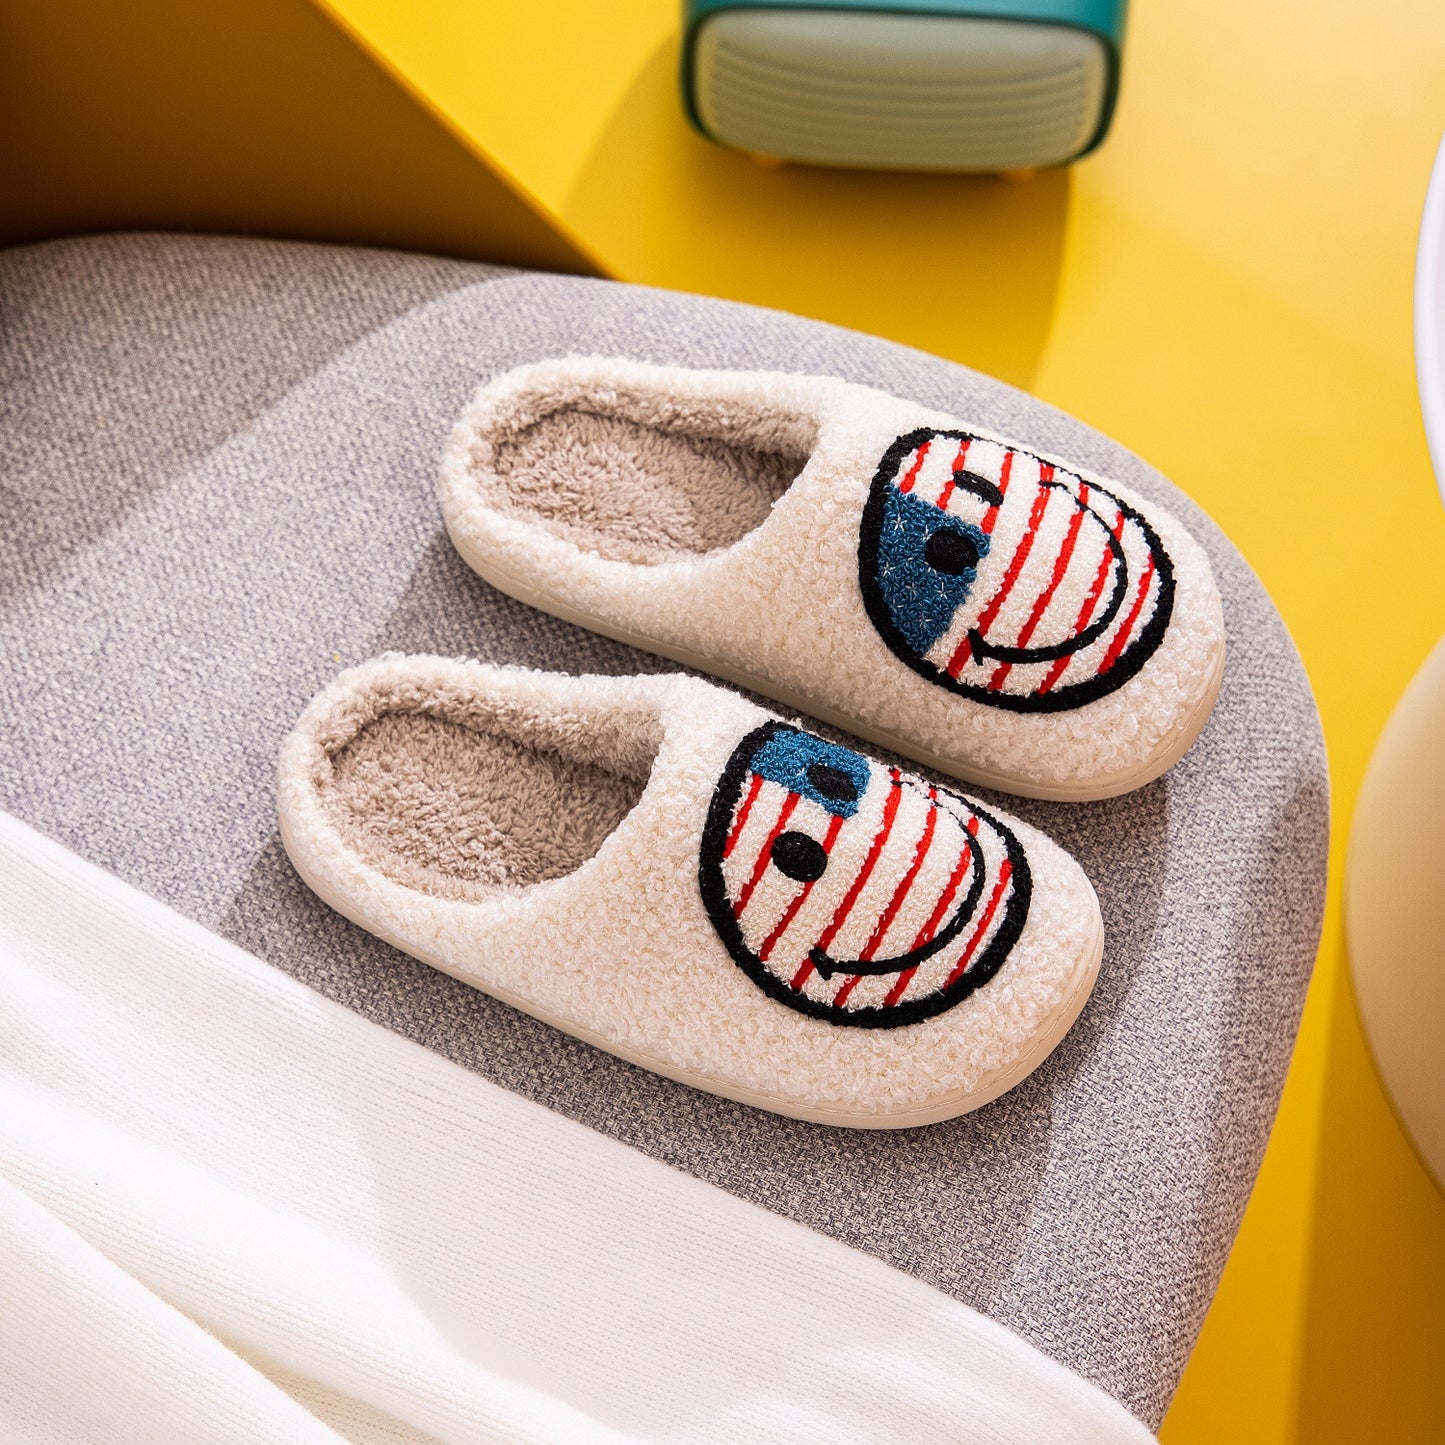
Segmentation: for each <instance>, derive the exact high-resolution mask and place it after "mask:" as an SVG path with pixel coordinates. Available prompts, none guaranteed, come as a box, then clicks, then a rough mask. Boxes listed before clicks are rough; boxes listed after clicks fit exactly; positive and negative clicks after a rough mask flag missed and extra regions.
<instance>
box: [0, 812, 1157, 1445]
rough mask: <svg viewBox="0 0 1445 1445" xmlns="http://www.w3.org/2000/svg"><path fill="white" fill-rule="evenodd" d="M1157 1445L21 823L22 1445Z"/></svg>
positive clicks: (956, 1310)
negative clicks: (630, 1444) (766, 1444)
mask: <svg viewBox="0 0 1445 1445" xmlns="http://www.w3.org/2000/svg"><path fill="white" fill-rule="evenodd" d="M1151 1438H1152V1437H1151V1436H1150V1435H1149V1434H1148V1432H1147V1431H1146V1430H1145V1429H1144V1427H1143V1426H1142V1425H1140V1424H1139V1423H1138V1422H1137V1421H1136V1420H1134V1418H1133V1417H1132V1416H1130V1415H1129V1414H1128V1413H1127V1412H1126V1411H1125V1410H1124V1409H1123V1408H1122V1407H1121V1406H1119V1405H1118V1404H1117V1403H1116V1402H1114V1401H1113V1400H1112V1399H1111V1398H1109V1397H1108V1396H1106V1395H1105V1394H1103V1393H1102V1392H1100V1391H1099V1390H1097V1389H1096V1388H1094V1387H1093V1386H1091V1385H1089V1384H1087V1383H1085V1382H1084V1381H1082V1380H1080V1379H1078V1378H1077V1377H1075V1376H1073V1375H1072V1374H1070V1373H1069V1372H1068V1371H1067V1370H1065V1369H1064V1368H1062V1367H1061V1366H1059V1365H1058V1364H1056V1363H1054V1362H1053V1361H1051V1360H1049V1359H1047V1358H1046V1357H1045V1356H1043V1355H1042V1354H1040V1353H1039V1352H1037V1351H1036V1350H1034V1349H1033V1348H1032V1347H1030V1346H1029V1345H1027V1344H1025V1343H1024V1342H1023V1341H1021V1340H1019V1339H1018V1338H1016V1337H1015V1336H1013V1335H1012V1334H1010V1333H1009V1332H1008V1331H1007V1330H1005V1329H1003V1328H1001V1327H1000V1326H998V1325H996V1324H994V1323H993V1322H991V1321H989V1320H987V1319H986V1318H984V1317H983V1316H981V1315H979V1314H976V1313H975V1312H973V1311H972V1310H969V1309H968V1308H966V1307H965V1306H963V1305H961V1304H958V1303H957V1302H955V1301H953V1300H951V1299H949V1298H947V1297H946V1296H944V1295H942V1294H940V1293H938V1292H937V1291H935V1290H932V1289H930V1288H929V1287H928V1286H926V1285H924V1284H921V1283H919V1282H918V1281H917V1280H914V1279H912V1278H910V1277H908V1276H906V1275H903V1274H901V1273H899V1272H897V1271H895V1270H892V1269H889V1268H888V1267H887V1266H886V1265H884V1264H881V1263H880V1262H878V1261H876V1260H874V1259H872V1258H870V1257H868V1256H865V1255H862V1254H858V1253H855V1252H854V1251H852V1250H850V1249H847V1248H846V1247H844V1246H842V1245H840V1244H837V1243H835V1242H834V1241H832V1240H829V1239H826V1238H824V1237H822V1236H820V1235H817V1234H814V1233H812V1232H811V1231H809V1230H807V1229H804V1228H802V1227H800V1226H798V1225H795V1224H792V1223H790V1222H788V1221H786V1220H783V1219H780V1218H778V1217H776V1216H774V1215H771V1214H769V1213H767V1212H766V1211H763V1210H760V1209H757V1208H755V1207H754V1206H752V1205H749V1204H746V1203H743V1202H741V1201H739V1200H737V1199H735V1198H734V1197H732V1196H731V1195H729V1194H726V1193H724V1192H723V1191H720V1190H718V1189H715V1188H713V1187H711V1186H709V1185H706V1184H703V1183H701V1182H699V1181H697V1180H695V1179H692V1178H690V1177H688V1176H685V1175H682V1174H679V1173H676V1172H674V1171H673V1170H670V1169H668V1168H667V1167H665V1166H664V1165H661V1164H659V1163H657V1162H655V1161H653V1160H651V1159H648V1158H646V1157H644V1156H643V1155H641V1154H638V1153H636V1152H635V1151H633V1150H631V1149H629V1148H627V1147H626V1146H625V1145H622V1144H619V1143H617V1142H616V1141H614V1140H611V1139H608V1138H605V1137H603V1136H601V1135H598V1134H596V1133H593V1132H592V1131H590V1130H588V1129H586V1128H584V1127H582V1126H580V1125H577V1124H573V1123H571V1122H569V1121H567V1120H565V1119H563V1118H561V1117H560V1116H559V1115H556V1114H553V1113H551V1112H550V1111H548V1110H546V1109H544V1108H541V1107H539V1106H537V1105H534V1104H531V1103H529V1102H527V1101H525V1100H523V1099H520V1098H518V1097H516V1096H514V1095H512V1094H509V1093H507V1092H505V1091H503V1090H501V1089H498V1088H496V1087H495V1086H493V1085H491V1084H488V1083H487V1082H485V1081H484V1080H482V1079H479V1078H477V1077H475V1076H474V1075H471V1074H469V1073H467V1072H466V1071H465V1070H463V1069H460V1068H457V1067H456V1066H454V1065H452V1064H449V1063H447V1062H445V1061H444V1060H442V1059H440V1058H437V1057H436V1056H434V1055H432V1054H430V1053H428V1052H427V1051H426V1050H424V1049H422V1048H419V1047H417V1046H415V1045H413V1044H410V1043H407V1042H405V1041H404V1040H402V1039H399V1038H397V1037H395V1036H394V1035H391V1034H389V1033H387V1032H386V1031H385V1030H383V1029H381V1028H378V1027H377V1026H375V1025H373V1024H370V1023H368V1022H366V1021H364V1020H363V1019H361V1018H358V1017H357V1016H355V1015H353V1014H351V1013H349V1012H348V1011H347V1010H345V1009H343V1008H341V1007H339V1006H337V1005H335V1004H332V1003H330V1002H328V1001H326V1000H325V999H322V998H320V997H319V996H317V995H316V994H313V993H311V992H310V991H308V990H307V989H305V988H303V987H301V986H300V985H298V984H296V983H295V982H293V981H292V980H290V979H289V978H287V977H285V976H284V975H282V974H281V973H279V972H277V971H276V970H274V969H271V968H269V967H267V966H266V965H264V964H262V963H260V962H259V961H258V960H256V959H254V958H252V957H250V956H249V955H247V954H245V953H243V952H241V951H240V950H238V949H236V948H234V947H232V946H230V945H229V944H227V943H225V942H224V941H223V940H221V939H219V938H217V937H216V936H214V935H213V934H210V933H208V932H207V931H206V930H204V929H202V928H200V927H199V926H197V925H195V924H192V923H190V922H188V921H186V920H185V919H183V918H181V917H179V916H178V915H176V914H174V913H172V912H170V911H169V910H167V909H165V908H163V907H162V906H161V905H160V904H158V903H156V902H154V901H152V900H151V899H149V898H147V897H145V896H144V895H142V894H140V893H137V892H135V891H134V890H133V889H131V888H129V887H128V886H127V885H125V884H123V883H121V882H120V881H118V880H117V879H114V878H112V877H110V876H109V875H107V874H105V873H103V872H101V871H100V870H98V869H96V868H94V867H92V866H91V865H89V864H87V863H85V862H83V861H82V860H80V859H79V858H77V857H75V856H74V855H73V854H70V853H68V852H66V851H65V850H64V849H62V848H61V847H59V846H58V845H56V844H53V843H51V842H49V841H47V840H45V839H43V838H41V837H40V836H39V835H38V834H35V833H33V832H31V831H30V830H29V829H27V828H25V827H24V826H23V825H22V824H20V823H18V822H17V821H15V820H14V819H11V818H8V817H6V816H4V815H0V1439H3V1440H4V1441H6V1442H11V1441H15V1442H26V1445H30V1442H45V1445H51V1442H55V1445H61V1442H64V1445H95V1442H97V1441H102V1440H103V1441H105V1442H107V1445H127V1442H137V1445H138V1442H145V1445H166V1442H186V1445H193V1442H199V1445H205V1442H212V1441H216V1442H223V1441H224V1442H242V1441H248V1442H249V1441H256V1442H260V1441H266V1442H277V1441H288V1442H289V1441H296V1442H308V1445H309V1442H318V1445H319V1442H332V1445H335V1442H336V1441H338V1440H341V1439H344V1440H350V1441H354V1442H361V1445H373V1442H377V1445H379V1442H402V1441H406V1442H458V1445H461V1442H467V1445H474V1442H478V1441H536V1442H548V1445H550V1442H563V1441H586V1442H602V1441H644V1440H646V1441H666V1442H668V1445H686V1442H692V1441H697V1442H704V1441H705V1442H709V1445H713V1442H725V1441H734V1440H736V1441H748V1442H753V1441H758V1442H762V1441H809V1442H813V1441H820V1440H827V1441H829V1442H846V1441H859V1442H869V1445H879V1442H894V1441H896V1442H899V1445H902V1442H908V1445H923V1442H929V1441H938V1442H944V1441H947V1442H951V1445H957V1442H964V1445H971V1442H977V1445H985V1442H986V1445H1005V1442H1008V1445H1016V1442H1021V1441H1028V1442H1031V1445H1102V1442H1106V1441H1107V1442H1144V1441H1148V1440H1150V1439H1151Z"/></svg>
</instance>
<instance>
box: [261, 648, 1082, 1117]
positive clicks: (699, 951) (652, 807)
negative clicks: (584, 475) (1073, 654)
mask: <svg viewBox="0 0 1445 1445" xmlns="http://www.w3.org/2000/svg"><path fill="white" fill-rule="evenodd" d="M279 802H280V815H281V836H282V838H283V839H284V840H285V844H286V849H287V851H288V852H289V853H290V855H291V859H292V861H293V862H294V863H295V865H296V868H297V871H298V872H299V873H300V874H301V876H302V878H303V879H305V881H306V882H307V883H308V884H309V885H310V886H311V887H312V888H313V889H314V890H315V891H316V892H317V893H318V894H320V896H321V897H322V898H323V899H325V900H326V901H327V902H328V903H329V904H331V906H332V907H334V908H337V909H339V910H340V911H341V912H342V913H344V914H345V915H346V916H347V917H348V918H350V919H352V920H354V921H355V922H356V923H359V924H360V925H361V926H362V927H363V928H366V929H369V930H370V931H371V932H373V933H375V934H378V935H379V936H380V937H382V938H384V939H386V940H387V941H388V942H390V943H393V944H395V945H396V946H397V947H398V948H402V949H405V950H406V951H407V952H408V953H411V954H414V955H415V956H416V957H418V958H420V959H422V960H424V961H425V962H427V963H429V964H432V965H433V966H434V967H436V968H440V969H442V970H444V971H445V972H447V973H450V974H453V975H454V976H455V977H457V978H460V979H462V980H464V981H465V982H467V983H470V984H473V985H474V986H475V987H477V988H480V989H484V990H485V991H486V992H487V993H490V994H494V995H495V996H496V997H498V998H500V999H503V1000H505V1001H506V1002H507V1003H510V1004H514V1005H515V1006H516V1007H518V1008H520V1009H524V1010H525V1011H526V1012H528V1013H530V1014H533V1015H535V1016H536V1017H537V1018H540V1019H543V1020H545V1021H546V1022H547V1023H550V1024H554V1025H556V1026H557V1027H558V1028H560V1029H564V1030H566V1031H567V1032H568V1033H570V1034H575V1035H576V1036H577V1037H578V1038H582V1039H586V1040H587V1041H588V1042H590V1043H593V1044H596V1045H597V1046H598V1047H599V1048H603V1049H607V1050H609V1051H610V1052H612V1053H614V1054H618V1055H620V1056H621V1057H622V1058H624V1059H628V1060H631V1061H632V1062H633V1063H635V1064H640V1065H642V1066H643V1067H644V1068H649V1069H654V1070H656V1071H657V1072H658V1073H660V1074H665V1075H667V1076H668V1077H669V1078H673V1079H678V1080H681V1081H682V1082H683V1083H687V1084H692V1085H694V1086H695V1087H697V1088H699V1089H707V1090H710V1091H711V1092H713V1093H716V1094H723V1095H726V1096H727V1097H729V1098H732V1099H738V1100H741V1101H743V1102H744V1103H748V1104H754V1105H757V1106H758V1107H759V1108H764V1109H772V1110H775V1111H777V1112H778V1113H781V1114H790V1115H792V1116H794V1117H796V1118H800V1119H810V1120H814V1121H817V1122H820V1123H828V1124H845V1125H853V1126H857V1127H864V1128H898V1127H901V1126H904V1125H909V1124H927V1123H931V1122H933V1121H936V1120H939V1119H946V1118H949V1117H951V1116H953V1115H955V1114H962V1113H965V1112H966V1111H968V1110H969V1109H973V1108H976V1107H978V1105H980V1104H983V1103H985V1102H987V1101H988V1100H989V1099H992V1098H994V1097H995V1096H996V1095H998V1094H1000V1093H1002V1092H1003V1091H1004V1090H1005V1089H1007V1088H1009V1087H1010V1086H1012V1085H1013V1084H1015V1083H1017V1082H1018V1081H1019V1080H1020V1079H1022V1078H1023V1077H1024V1076H1025V1075H1026V1074H1028V1073H1029V1072H1030V1071H1031V1070H1032V1069H1034V1068H1036V1067H1037V1066H1038V1064H1039V1063H1040V1062H1041V1061H1042V1060H1043V1059H1044V1058H1045V1057H1046V1056H1047V1055H1048V1053H1049V1051H1050V1050H1051V1049H1052V1048H1053V1047H1054V1045H1055V1044H1056V1043H1058V1041H1059V1039H1060V1038H1062V1036H1063V1034H1064V1033H1065V1031H1066V1030H1067V1029H1068V1027H1069V1025H1070V1024H1071V1023H1072V1022H1073V1020H1074V1018H1075V1017H1076V1016H1077V1014H1078V1012H1079V1010H1080V1009H1081V1008H1082V1007H1083V1005H1084V1001H1085V1000H1086V999H1087V998H1088V996H1089V992H1090V990H1091V988H1092V987H1093V982H1094V977H1095V975H1096V973H1097V971H1098V966H1099V959H1100V955H1101V952H1102V948H1103V925H1102V922H1101V921H1100V917H1099V907H1098V902H1097V900H1096V899H1095V897H1094V891H1093V889H1092V888H1091V887H1090V886H1089V882H1088V880H1087V879H1086V878H1085V877H1084V875H1083V873H1082V872H1081V871H1080V869H1079V867H1078V865H1077V864H1076V863H1075V862H1074V861H1073V860H1072V859H1071V858H1070V857H1069V856H1068V855H1067V854H1066V853H1064V852H1063V851H1062V850H1061V849H1059V848H1058V847H1057V846H1056V845H1055V844H1053V843H1051V842H1049V840H1048V839H1047V838H1045V837H1044V836H1043V835H1042V834H1040V833H1039V832H1037V831H1036V830H1035V829H1033V828H1031V827H1029V826H1027V825H1026V824H1024V823H1020V822H1017V821H1015V820H1014V819H1012V818H1008V817H1006V816H1004V815H1002V814H998V813H994V812H992V811H990V810H988V809H986V808H984V807H982V806H981V805H979V804H977V803H973V802H971V801H969V800H968V799H965V798H963V797H960V796H959V795H957V794H956V793H952V792H949V791H947V790H945V789H943V788H940V787H937V786H935V785H933V784H931V783H928V782H927V781H925V780H924V779H922V778H916V777H913V776H911V775H910V774H907V773H902V772H899V771H898V770H896V769H891V768H888V767H885V766H884V765H882V764H880V763H876V762H871V761H870V760H869V759H867V758H865V757H863V756H862V755H861V754H859V753H855V752H852V751H851V750H849V749H848V748H843V747H839V746H837V745H836V744H834V743H830V742H825V741H824V740H823V739H822V738H819V737H816V736H814V735H813V734H811V733H808V732H805V731H803V730H802V729H801V728H798V727H794V726H791V725H790V724H787V723H784V722H781V721H779V720H778V719H776V718H774V717H771V716H770V715H769V714H768V713H766V712H764V711H763V710H762V709H760V708H758V707H757V706H755V705H754V704H753V703H750V702H748V701H747V700H746V699H744V698H741V697H738V696H736V695H735V694H733V693H730V692H727V691H725V690H724V689H722V688H718V687H714V686H712V685H711V684H710V683H706V682H703V681H701V680H699V679H697V678H692V677H686V676H682V675H674V676H665V677H623V678H602V677H580V678H574V677H565V676H561V675H558V674H553V673H540V672H531V671H526V670H523V669H518V668H498V667H491V666H485V665H482V664H480V663H468V662H451V661H446V660H444V659H441V658H434V657H399V656H393V657H385V658H381V659H379V660H378V661H375V662H371V663H368V664H366V665H364V666H362V667H358V668H354V669H352V670H351V671H349V672H346V673H343V674H342V675H341V676H340V677H339V678H337V680H336V681H335V682H334V683H333V684H332V685H331V686H330V687H329V688H327V690H326V691H325V692H323V693H322V694H321V695H320V696H319V697H318V698H316V699H315V701H313V702H312V704H311V705H310V706H309V707H308V708H307V709H306V712H305V713H304V715H303V716H302V718H301V720H300V722H299V724H298V725H297V727H296V730H295V731H294V732H293V733H292V735H291V737H290V738H289V739H288V741H287V742H286V745H285V748H284V750H283V753H282V758H281V766H280V781H279Z"/></svg>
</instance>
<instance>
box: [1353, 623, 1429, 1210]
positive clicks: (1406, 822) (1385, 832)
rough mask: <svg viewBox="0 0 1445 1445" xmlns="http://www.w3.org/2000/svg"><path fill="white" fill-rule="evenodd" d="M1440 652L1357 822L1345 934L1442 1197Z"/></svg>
mask: <svg viewBox="0 0 1445 1445" xmlns="http://www.w3.org/2000/svg"><path fill="white" fill-rule="evenodd" d="M1442 739H1445V641H1442V642H1440V643H1439V645H1437V647H1436V648H1435V650H1434V652H1432V653H1431V654H1430V656H1429V658H1428V659H1426V662H1425V665H1424V667H1422V668H1421V669H1420V671H1419V672H1418V673H1417V674H1416V676H1415V679H1414V681H1413V682H1412V683H1411V684H1410V686H1409V687H1408V688H1407V689H1406V690H1405V695H1404V697H1402V698H1401V699H1400V703H1399V706H1398V707H1396V709H1395V711H1394V713H1393V715H1392V716H1391V718H1390V721H1389V722H1388V723H1387V724H1386V725H1385V731H1384V732H1383V733H1382V734H1381V735H1380V741H1379V744H1378V745H1377V746H1376V748H1375V755H1374V757H1373V758H1371V759H1370V767H1369V771H1368V772H1367V773H1366V774H1365V782H1364V786H1363V787H1362V788H1361V789H1360V799H1359V804H1358V806H1357V808H1356V811H1355V825H1354V832H1353V835H1352V837H1351V840H1350V860H1349V873H1348V877H1347V879H1346V883H1345V926H1346V932H1347V935H1348V939H1349V946H1350V962H1351V965H1352V966H1353V969H1354V975H1355V992H1356V994H1357V995H1358V997H1359V1002H1360V1014H1361V1017H1362V1019H1363V1021H1364V1026H1365V1035H1366V1037H1367V1038H1368V1039H1369V1041H1370V1048H1371V1051H1372V1052H1373V1054H1374V1056H1375V1062H1376V1063H1377V1064H1378V1065H1379V1069H1380V1074H1381V1076H1382V1077H1383V1079H1384V1082H1385V1088H1386V1090H1387V1091H1388V1093H1389V1095H1390V1098H1391V1099H1392V1100H1393V1102H1394V1105H1395V1109H1396V1111H1397V1112H1398V1114H1399V1115H1400V1120H1401V1122H1402V1123H1403V1124H1404V1126H1405V1129H1406V1131H1407V1132H1408V1134H1409V1135H1410V1137H1411V1139H1413V1140H1414V1142H1415V1147H1416V1148H1417V1149H1418V1150H1419V1151H1420V1153H1421V1155H1422V1156H1423V1157H1424V1160H1425V1163H1426V1164H1427V1165H1428V1166H1429V1168H1430V1171H1431V1172H1432V1173H1433V1174H1434V1176H1435V1179H1436V1181H1437V1182H1438V1183H1439V1184H1440V1185H1441V1186H1442V1187H1445V1048H1442V1046H1441V1039H1442V1037H1445V747H1442V745H1441V740H1442Z"/></svg>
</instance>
